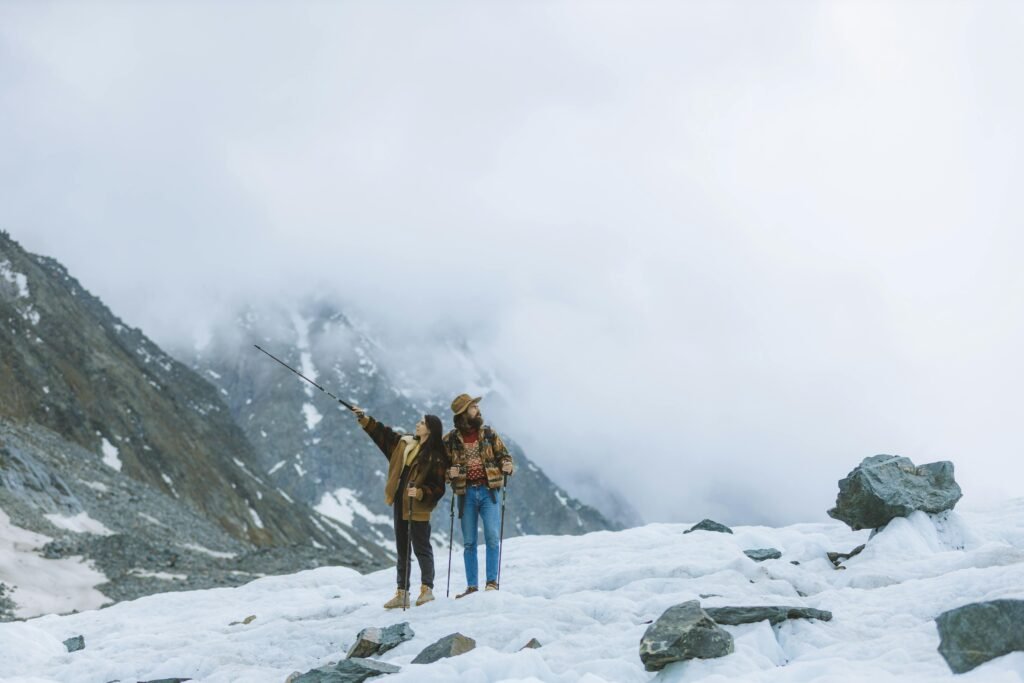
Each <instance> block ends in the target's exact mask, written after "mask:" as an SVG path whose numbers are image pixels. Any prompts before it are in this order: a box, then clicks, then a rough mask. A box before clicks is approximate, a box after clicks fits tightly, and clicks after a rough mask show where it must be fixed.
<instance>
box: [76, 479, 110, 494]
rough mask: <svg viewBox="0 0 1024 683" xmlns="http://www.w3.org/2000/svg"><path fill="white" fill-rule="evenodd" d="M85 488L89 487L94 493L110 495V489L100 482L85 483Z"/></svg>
mask: <svg viewBox="0 0 1024 683" xmlns="http://www.w3.org/2000/svg"><path fill="white" fill-rule="evenodd" d="M82 484H83V485H84V486H88V487H89V488H91V489H92V490H93V491H99V492H100V493H109V492H110V487H109V486H107V485H106V484H104V483H103V482H99V481H83V482H82Z"/></svg>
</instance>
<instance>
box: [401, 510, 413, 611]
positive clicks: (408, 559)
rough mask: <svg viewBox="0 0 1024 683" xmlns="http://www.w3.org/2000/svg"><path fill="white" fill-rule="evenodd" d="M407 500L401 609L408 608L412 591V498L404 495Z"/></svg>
mask: <svg viewBox="0 0 1024 683" xmlns="http://www.w3.org/2000/svg"><path fill="white" fill-rule="evenodd" d="M406 499H407V500H408V501H409V521H408V522H407V526H406V537H405V541H406V543H405V604H403V605H402V611H403V612H404V611H405V610H407V609H409V593H410V592H411V591H412V498H409V496H406Z"/></svg>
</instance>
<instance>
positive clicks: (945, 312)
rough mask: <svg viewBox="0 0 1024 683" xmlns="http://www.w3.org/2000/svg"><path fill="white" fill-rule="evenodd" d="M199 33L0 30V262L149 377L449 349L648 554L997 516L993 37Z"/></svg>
mask: <svg viewBox="0 0 1024 683" xmlns="http://www.w3.org/2000/svg"><path fill="white" fill-rule="evenodd" d="M210 5H211V3H195V4H190V3H184V2H174V3H170V2H167V3H157V2H145V3H128V2H111V3H106V4H90V3H86V2H77V3H63V4H51V3H45V2H38V1H36V0H32V1H29V0H25V1H23V2H13V1H11V0H0V188H2V189H0V228H3V229H7V230H9V231H10V232H11V233H12V235H13V236H14V237H15V238H16V239H18V240H19V241H21V242H22V244H23V245H24V246H26V247H27V248H29V249H30V250H33V251H36V252H40V253H45V254H48V255H52V256H55V257H56V258H58V259H60V260H61V261H62V262H63V263H64V264H65V265H67V266H68V267H69V268H70V269H71V271H72V272H73V273H74V274H75V275H76V276H77V277H78V278H79V279H80V280H82V282H83V284H84V285H85V286H86V287H88V288H89V289H91V290H92V291H93V292H94V293H96V294H97V295H99V296H101V297H102V298H103V299H104V301H105V302H106V303H108V305H110V306H111V307H112V308H113V309H114V311H115V312H116V313H117V314H118V315H120V316H121V317H122V318H124V319H125V320H126V321H128V322H129V323H130V324H132V325H136V326H140V327H142V328H143V329H144V330H145V331H146V332H147V333H149V334H150V335H151V336H153V337H154V338H155V339H156V340H157V341H158V342H161V343H165V344H169V345H171V344H175V343H179V342H180V341H181V340H183V339H188V338H190V336H191V335H193V334H194V333H195V331H196V330H197V329H200V328H201V327H202V326H204V325H205V324H207V323H208V322H209V320H210V319H212V318H214V317H216V316H217V315H219V314H220V311H222V310H223V308H222V307H223V306H226V305H230V304H231V303H233V302H237V301H258V300H259V299H261V298H262V297H268V296H271V295H275V294H280V293H282V292H284V293H287V294H288V295H295V296H300V295H302V294H304V293H306V292H309V291H311V290H312V289H315V288H317V289H320V290H322V291H326V292H329V293H330V294H331V295H332V296H339V297H341V299H342V300H343V301H345V302H346V305H347V306H348V307H350V309H351V310H352V311H354V312H356V313H357V314H358V315H359V316H360V317H362V318H364V319H365V320H367V321H368V323H370V324H372V325H374V326H376V328H377V330H378V331H379V332H380V334H381V335H382V336H383V337H384V338H386V339H388V340H389V343H390V344H393V345H396V346H398V347H406V348H409V349H417V348H419V347H420V345H422V344H423V343H424V340H434V339H436V338H437V337H438V335H439V334H451V335H453V336H464V337H465V338H467V339H469V341H470V343H471V344H472V346H473V348H474V349H476V351H477V353H478V354H479V358H480V359H481V361H482V362H484V363H485V364H487V365H488V366H489V367H493V368H494V370H495V371H496V372H497V373H498V374H499V375H500V377H501V378H502V379H503V380H504V382H505V385H506V391H507V393H508V395H509V399H510V405H511V407H510V409H509V410H507V411H506V412H504V413H502V418H503V420H504V422H505V424H501V425H498V426H499V427H501V428H502V429H503V430H505V431H507V432H509V433H511V434H513V435H514V436H515V437H516V438H517V439H518V440H519V441H520V442H522V443H523V444H524V446H526V447H527V448H528V449H529V452H530V453H531V454H532V455H533V457H534V458H535V459H536V460H537V461H538V462H539V463H540V464H541V465H542V466H543V467H545V468H546V469H547V470H548V471H549V472H550V473H551V474H552V475H553V476H554V477H555V478H556V479H557V480H558V481H560V482H562V483H564V484H565V485H567V486H569V488H570V490H571V491H573V490H576V491H583V490H584V489H582V488H577V489H574V488H573V484H574V482H579V481H581V480H582V479H583V478H585V477H586V476H588V475H596V477H597V478H598V479H599V480H601V481H602V482H604V483H606V484H607V485H608V486H610V487H612V488H614V489H615V490H617V491H619V492H620V493H621V494H622V495H623V496H625V497H626V498H627V499H628V500H629V501H630V502H632V503H633V504H634V505H635V506H636V507H637V508H638V509H639V510H640V511H641V513H643V515H644V516H645V518H646V519H648V520H693V521H696V520H698V519H700V518H701V517H705V516H710V517H715V518H716V519H719V520H721V521H724V522H727V523H734V524H742V523H750V522H767V523H787V522H792V521H796V520H812V519H819V518H823V517H824V510H825V509H826V508H828V507H830V506H831V505H832V504H833V503H834V500H835V494H836V492H837V487H836V481H837V480H838V479H840V478H841V477H843V476H845V475H846V473H847V472H848V471H849V470H850V469H851V468H852V467H853V466H855V465H856V464H857V463H858V462H859V461H860V460H861V459H862V458H864V457H866V456H869V455H873V454H876V453H897V454H901V455H905V456H908V457H910V458H911V459H913V460H914V461H915V462H917V463H923V462H931V461H935V460H943V459H949V460H952V461H953V462H954V463H955V465H956V471H957V479H958V480H959V481H960V483H961V485H962V486H963V488H964V490H965V493H966V498H965V501H964V502H965V504H966V503H970V502H975V503H982V502H985V501H987V500H991V499H993V498H999V497H1009V496H1021V495H1024V457H1022V455H1024V453H1022V450H1024V449H1022V446H1024V437H1022V432H1021V423H1022V420H1021V387H1022V384H1024V361H1022V359H1021V348H1022V347H1024V316H1022V301H1024V273H1022V269H1021V257H1022V254H1024V249H1022V248H1024V233H1022V227H1024V207H1022V200H1021V186H1022V180H1024V177H1022V176H1024V173H1022V171H1024V168H1022V164H1024V162H1022V159H1024V149H1022V124H1021V121H1024V79H1022V78H1021V75H1020V74H1021V68H1022V62H1024V42H1022V41H1021V40H1020V36H1021V35H1022V32H1024V5H1022V4H1021V3H1019V2H1006V3H998V2H952V3H947V2H938V1H929V2H892V1H885V2H860V1H859V2H834V3H820V2H755V1H753V0H751V1H748V2H724V1H722V0H714V1H708V2H666V3H655V2H646V3H645V2H626V1H625V0H623V1H621V2H539V1H537V2H505V3H500V4H499V3H485V2H466V3H448V2H430V3H423V2H408V3H381V2H364V3H339V2H332V3H326V2H325V3H305V4H303V3H273V4H270V3H267V4H262V5H261V4H258V3H251V2H246V3H242V2H237V3H228V2H225V3H220V4H219V5H218V6H217V7H211V6H210ZM414 355H415V354H413V356H414ZM413 356H410V357H413ZM423 363H424V368H423V370H422V374H423V376H425V377H429V376H430V369H429V368H428V367H426V366H427V365H429V360H424V361H423ZM409 370H410V372H412V373H415V372H416V371H417V368H409Z"/></svg>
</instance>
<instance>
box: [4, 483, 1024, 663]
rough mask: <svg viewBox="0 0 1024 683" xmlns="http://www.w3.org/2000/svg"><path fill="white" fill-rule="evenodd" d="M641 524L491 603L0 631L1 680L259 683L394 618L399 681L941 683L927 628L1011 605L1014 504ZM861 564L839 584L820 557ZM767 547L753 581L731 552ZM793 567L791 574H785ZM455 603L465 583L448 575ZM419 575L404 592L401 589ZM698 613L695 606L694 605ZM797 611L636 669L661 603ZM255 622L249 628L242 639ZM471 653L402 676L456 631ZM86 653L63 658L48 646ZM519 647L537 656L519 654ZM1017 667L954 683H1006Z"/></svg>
mask: <svg viewBox="0 0 1024 683" xmlns="http://www.w3.org/2000/svg"><path fill="white" fill-rule="evenodd" d="M685 528H686V526H685V525H675V524H672V525H670V524H652V525H648V526H645V527H641V528H636V529H630V530H626V531H618V532H609V531H601V532H594V533H591V534H587V535H585V536H577V537H570V536H533V537H521V538H515V539H511V540H509V541H508V542H507V546H506V548H505V560H506V563H505V566H504V569H503V584H504V588H503V589H502V590H501V591H500V592H498V593H478V594H476V595H473V596H471V597H469V598H467V599H464V600H458V601H456V600H454V599H445V598H444V577H445V574H444V569H445V559H444V558H441V557H439V558H438V564H439V569H440V572H439V574H440V576H439V581H438V586H437V593H438V595H439V596H440V597H439V599H438V600H437V601H436V602H434V603H430V604H428V605H426V606H424V607H417V608H412V609H411V610H409V611H408V612H406V613H404V614H403V613H402V612H400V611H399V612H385V611H384V610H383V609H382V608H381V607H380V604H381V603H382V602H384V600H386V599H387V598H388V597H390V595H391V592H392V589H393V580H394V579H393V576H394V572H393V571H390V570H387V571H381V572H377V573H374V574H368V575H360V574H358V573H357V572H355V571H352V570H349V569H344V568H323V569H316V570H310V571H305V572H301V573H298V574H294V575H290V576H277V577H268V578H264V579H260V580H257V581H254V582H252V583H249V584H247V585H245V586H242V587H239V588H218V589H212V590H205V591H193V592H185V593H168V594H161V595H154V596H150V597H146V598H141V599H139V600H135V601H133V602H124V603H120V604H117V605H115V606H113V607H110V608H106V609H102V610H98V611H91V612H84V613H81V614H76V615H69V616H62V617H56V616H47V617H41V618H38V619H33V620H30V621H27V622H15V623H7V624H0V666H2V667H3V669H2V670H3V672H4V673H5V674H6V675H7V676H8V677H9V678H7V679H5V680H12V681H51V680H55V681H75V682H76V683H88V682H91V681H97V682H102V681H112V680H122V681H136V680H149V679H158V678H164V677H191V678H193V679H194V680H197V681H225V682H226V681H253V682H257V681H274V682H275V683H281V682H282V681H284V680H285V678H286V677H287V676H288V675H289V674H290V673H292V672H295V671H303V672H304V671H307V670H309V669H311V668H314V667H316V666H320V665H323V664H326V663H328V662H330V661H336V660H338V659H339V658H341V657H343V656H344V652H345V651H346V649H347V648H348V647H349V646H350V645H351V644H352V642H353V639H354V636H355V635H356V633H357V632H358V631H359V630H360V629H362V628H364V627H366V626H386V625H389V624H393V623H398V622H400V621H403V620H408V621H409V622H410V623H411V625H412V628H413V629H414V631H415V632H416V637H415V638H414V639H413V640H411V641H409V642H406V643H404V644H402V645H400V646H399V647H398V648H396V649H394V650H392V651H390V652H388V653H386V654H385V655H383V657H381V658H380V659H382V660H383V661H386V662H389V663H392V664H396V665H399V666H401V667H402V670H401V672H400V673H398V674H396V675H392V676H388V677H386V678H380V679H374V680H381V681H384V680H387V681H388V683H400V682H401V681H417V682H422V681H453V680H461V681H499V680H510V681H512V680H514V681H558V682H568V681H588V682H590V683H598V682H599V681H613V682H615V683H628V682H630V681H649V680H658V681H697V680H701V681H726V680H747V681H794V682H804V681H824V680H827V681H872V682H873V683H880V682H882V681H901V682H902V681H942V680H953V679H954V676H953V674H951V673H950V671H949V669H948V668H947V667H946V664H945V662H944V661H943V660H942V659H941V657H940V656H939V654H938V652H937V651H936V648H937V646H938V642H939V637H938V633H937V631H936V628H935V625H934V622H933V619H934V618H935V617H936V616H937V615H938V614H940V613H941V612H943V611H945V610H948V609H951V608H953V607H957V606H960V605H963V604H967V603H970V602H975V601H979V600H989V599H995V598H1017V599H1021V598H1024V499H1019V500H1015V501H1010V502H1008V503H1004V504H1002V505H1000V506H997V507H992V508H990V509H988V510H984V511H972V512H953V513H949V514H947V515H945V516H941V517H935V518H933V517H929V516H927V515H925V514H923V513H915V514H914V515H913V516H912V517H910V518H906V519H898V520H895V521H894V522H892V523H891V524H890V525H889V526H888V527H887V528H885V529H884V530H883V531H881V532H880V533H878V534H877V535H876V536H875V537H874V538H872V539H871V540H870V541H868V532H867V531H859V532H853V531H850V530H848V529H847V528H846V527H844V526H842V525H841V524H839V523H823V524H800V525H795V526H790V527H785V528H779V529H773V528H765V527H737V528H735V532H736V533H735V534H734V535H728V534H721V533H712V532H695V533H691V534H686V535H684V534H683V533H682V532H683V530H684V529H685ZM865 541H867V542H868V545H867V549H866V550H865V551H864V552H863V553H862V554H861V555H859V556H857V557H854V558H853V559H851V560H848V561H847V563H846V564H847V566H848V569H846V570H844V571H839V570H836V569H834V568H833V567H832V565H831V564H830V563H829V561H828V560H827V559H826V557H825V553H826V552H827V551H830V550H838V551H848V550H850V549H851V548H853V547H854V546H856V545H858V544H860V543H864V542H865ZM762 547H774V548H778V549H779V550H781V551H782V553H783V555H782V558H781V559H778V560H769V561H767V562H763V563H755V562H753V561H751V560H750V559H748V558H747V557H746V556H745V555H744V554H743V550H745V549H749V548H762ZM793 561H796V562H799V564H792V562H793ZM456 562H457V564H456V567H455V568H454V571H453V581H452V586H453V589H461V588H462V585H463V581H462V580H461V578H460V575H461V571H460V567H459V564H458V558H456ZM416 576H417V575H416V572H415V570H414V574H413V578H414V580H415V578H416ZM702 596H704V597H702ZM693 599H698V600H701V603H702V604H703V605H704V606H725V605H765V604H775V605H802V606H808V607H815V608H820V609H825V610H830V611H831V612H832V614H833V619H832V620H831V621H829V622H823V621H803V620H796V621H788V622H784V623H783V624H781V625H779V626H776V627H771V626H769V625H768V623H767V622H762V623H759V624H751V625H746V626H738V627H726V628H727V629H728V630H729V631H730V632H731V633H732V634H733V636H734V638H735V643H736V651H735V652H734V653H733V654H731V655H728V656H726V657H724V658H721V659H716V660H707V661H693V662H683V663H677V664H672V665H670V666H669V667H668V668H666V669H665V670H664V671H663V672H661V673H660V674H658V675H655V674H651V673H647V672H645V671H644V669H643V667H642V665H641V663H640V659H639V657H638V644H639V641H640V638H641V636H642V634H643V632H644V630H645V629H646V628H647V622H649V621H650V620H652V619H656V618H657V617H658V616H659V615H660V614H661V613H662V611H664V610H665V609H666V608H668V607H669V606H671V605H674V604H677V603H680V602H683V601H686V600H693ZM249 615H255V617H256V618H255V619H254V620H252V621H251V623H249V624H247V625H246V624H242V623H235V624H234V625H232V622H242V621H243V620H244V619H245V618H246V617H247V616H249ZM456 631H458V632H461V633H463V634H465V635H467V636H470V637H472V638H475V639H476V642H477V648H476V650H474V651H472V652H470V653H468V654H465V655H462V656H459V657H456V658H452V659H446V660H441V661H439V662H437V663H434V664H429V665H420V664H416V665H413V664H411V663H410V662H411V660H412V659H413V657H415V656H416V654H418V653H419V652H420V651H421V650H422V649H423V648H425V647H426V646H427V645H429V644H430V643H432V642H433V641H435V640H437V639H438V638H441V637H442V636H445V635H447V634H450V633H453V632H456ZM76 635H83V636H84V637H85V642H86V648H85V650H83V651H80V652H76V653H73V654H68V653H67V652H66V651H65V648H64V646H63V645H62V641H63V640H64V639H66V638H69V637H72V636H76ZM531 638H537V639H538V640H539V641H540V642H541V643H542V645H543V647H541V648H540V649H538V650H525V651H520V648H521V647H522V646H523V645H524V644H525V643H526V642H527V641H529V640H530V639H531ZM1022 674H1024V653H1015V654H1012V655H1009V656H1006V657H1003V658H1001V659H997V660H994V661H992V662H989V663H987V664H984V665H982V666H981V667H979V668H977V669H975V670H974V671H972V672H970V673H968V674H964V675H961V676H957V677H955V678H956V679H957V680H962V681H985V682H986V683H991V682H999V681H1005V682H1007V683H1009V682H1010V681H1014V682H1018V681H1020V680H1021V677H1022Z"/></svg>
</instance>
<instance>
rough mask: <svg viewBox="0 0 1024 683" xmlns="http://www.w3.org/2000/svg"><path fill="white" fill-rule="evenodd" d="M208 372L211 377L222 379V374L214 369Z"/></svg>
mask: <svg viewBox="0 0 1024 683" xmlns="http://www.w3.org/2000/svg"><path fill="white" fill-rule="evenodd" d="M206 374H207V375H209V376H210V377H212V378H214V379H220V374H219V373H216V372H214V371H213V370H207V371H206Z"/></svg>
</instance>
